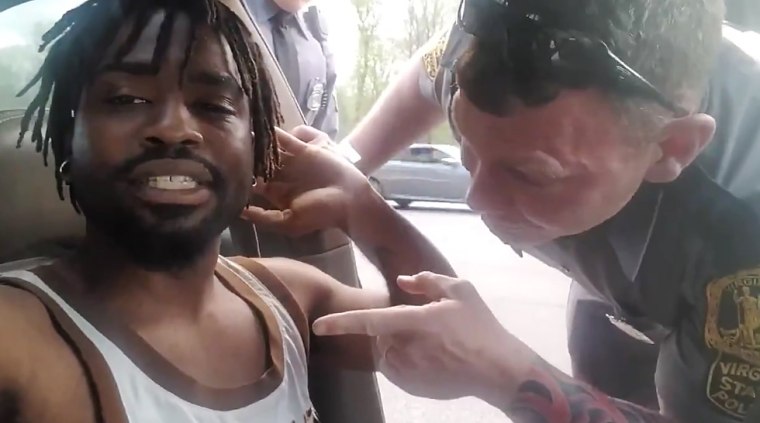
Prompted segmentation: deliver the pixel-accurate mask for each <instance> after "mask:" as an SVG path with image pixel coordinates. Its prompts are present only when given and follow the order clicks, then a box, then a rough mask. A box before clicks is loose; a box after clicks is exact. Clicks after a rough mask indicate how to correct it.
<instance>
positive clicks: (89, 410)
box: [0, 0, 451, 423]
mask: <svg viewBox="0 0 760 423" xmlns="http://www.w3.org/2000/svg"><path fill="white" fill-rule="evenodd" d="M244 13H245V11H244V9H243V8H242V6H241V4H239V3H238V2H237V1H233V0H181V1H180V0H89V1H86V2H85V3H84V4H82V5H81V6H80V7H77V8H76V9H73V10H71V11H69V12H68V13H66V14H65V15H64V16H63V18H62V19H61V20H60V21H59V22H58V23H56V24H55V26H54V27H53V28H52V29H51V30H50V31H49V32H47V33H46V34H45V35H44V40H43V41H44V44H43V48H49V52H48V55H47V58H46V59H45V61H44V64H43V65H42V68H41V69H40V71H39V73H38V75H37V76H36V77H35V78H34V80H33V81H32V84H30V87H31V86H32V85H34V84H35V83H39V93H38V95H37V96H36V97H35V99H34V101H33V102H32V104H31V105H30V106H29V109H28V112H27V114H26V116H25V118H24V119H23V125H22V126H23V129H22V134H21V138H22V139H23V137H24V135H25V133H26V132H27V131H28V130H29V129H30V128H31V135H32V140H34V142H36V143H37V146H38V147H39V148H40V150H41V151H42V153H43V155H44V156H45V157H47V155H48V152H49V151H52V154H53V157H54V159H55V164H56V169H57V171H56V178H57V180H58V184H59V191H60V192H61V193H64V191H65V190H64V188H66V186H68V192H69V194H70V196H71V201H72V202H73V204H74V206H75V207H76V208H77V209H78V210H80V211H81V213H82V214H84V216H85V218H86V223H87V232H86V237H85V239H84V241H83V243H82V244H81V246H80V247H79V248H78V249H77V250H75V251H74V252H73V253H72V254H69V255H67V256H65V257H62V258H60V259H57V260H50V261H48V262H46V263H45V264H43V265H41V266H39V267H35V268H32V269H30V270H23V271H14V272H9V273H5V274H3V275H0V345H2V346H3V347H2V348H0V422H51V423H52V422H55V423H87V422H106V423H122V422H132V423H137V422H139V423H143V422H199V423H200V422H219V423H243V422H246V423H247V422H281V423H290V422H301V421H312V420H313V419H314V418H315V417H314V412H313V411H312V408H311V404H310V400H309V395H308V388H307V380H306V378H307V376H306V375H307V369H306V366H307V351H309V350H311V354H310V356H309V359H310V360H311V361H312V362H324V363H327V364H331V363H334V364H337V365H340V366H343V367H346V366H348V367H351V368H371V367H372V365H373V358H372V348H371V345H370V344H369V342H368V338H366V337H330V338H320V339H315V340H313V342H310V333H311V331H310V330H309V325H310V324H311V322H313V321H314V320H316V319H317V318H319V317H320V316H322V315H325V314H327V313H333V312H340V311H348V310H354V309H366V308H376V307H384V306H387V305H389V304H390V302H391V301H390V298H389V295H388V294H384V293H371V292H367V291H362V290H359V289H354V288H349V287H346V286H344V285H342V284H340V283H339V282H337V281H335V280H334V279H332V278H331V277H329V276H327V275H326V274H324V273H321V272H320V271H318V270H317V269H315V268H313V267H310V266H308V265H305V264H301V263H298V262H294V261H289V260H285V259H267V260H264V259H262V260H253V259H245V258H236V259H224V258H221V257H220V256H219V254H218V251H219V243H220V234H221V233H222V231H223V229H224V228H225V227H227V226H228V224H229V223H230V221H231V220H232V219H234V218H236V217H237V216H239V215H240V213H241V211H242V210H243V208H244V207H245V206H246V203H247V199H248V197H249V193H250V189H251V185H252V182H253V181H254V178H255V177H261V178H263V179H267V178H269V177H270V176H271V175H272V172H273V171H274V169H275V168H276V167H277V165H278V161H279V157H278V151H279V150H278V140H279V143H282V144H283V146H284V147H286V148H288V149H289V150H291V151H292V150H294V149H296V148H297V147H298V146H299V145H301V144H300V142H299V141H298V140H296V139H295V138H293V137H292V136H291V135H289V134H287V133H284V132H282V131H280V130H279V129H277V128H276V125H277V124H278V122H279V120H280V116H279V111H278V106H277V101H276V98H275V94H274V91H273V87H272V85H271V83H270V79H269V76H268V74H267V71H266V69H264V67H263V61H262V56H261V54H260V51H259V48H258V46H257V45H255V43H253V42H252V41H251V37H250V32H249V29H248V27H247V26H246V22H244V21H243V20H241V19H242V18H241V16H245V14H244ZM249 23H250V22H249ZM28 88H29V87H28ZM48 103H49V104H50V107H49V119H48V125H47V130H46V131H45V132H43V124H42V122H43V119H44V118H45V111H46V106H47V105H48ZM357 174H358V172H357ZM318 182H319V183H322V182H324V180H323V181H318ZM363 192H364V194H363V195H364V200H365V201H363V202H365V203H366V202H370V203H372V204H374V206H373V208H372V210H373V211H372V213H373V215H374V219H373V222H374V223H379V224H380V226H382V227H383V234H382V235H383V236H386V237H387V236H388V234H393V233H408V232H410V231H413V228H411V227H410V225H409V224H408V223H406V222H405V221H404V220H403V219H399V218H398V217H397V216H396V215H395V214H394V213H393V210H392V209H391V208H390V207H386V209H384V210H381V209H378V208H377V205H380V204H384V203H383V202H382V199H380V198H378V197H377V196H376V195H374V194H373V192H372V190H371V189H365V190H364V191H363ZM373 196H374V197H373ZM335 216H338V214H337V213H336V214H335ZM335 222H336V224H341V222H340V219H338V220H336V221H335ZM354 235H355V236H358V238H359V239H361V238H362V236H364V239H370V240H371V239H373V235H372V234H371V233H370V231H365V232H364V233H363V234H354ZM405 260H406V261H404V262H403V263H402V264H401V265H400V266H398V268H397V269H398V272H397V274H398V273H400V272H404V273H409V272H413V271H418V270H420V269H421V268H422V267H432V268H438V269H440V270H439V271H441V272H443V273H449V274H450V273H451V270H450V269H448V268H447V265H446V263H445V261H443V259H441V258H440V256H439V255H437V254H433V255H428V256H427V257H422V256H420V255H416V254H414V253H410V255H409V256H408V258H407V259H405ZM405 266H406V267H405ZM388 276H389V278H393V279H394V280H395V276H396V275H390V274H388ZM397 291H398V290H397V289H396V288H395V284H394V285H393V286H391V287H390V293H391V296H392V297H393V298H394V302H395V301H396V300H399V301H400V300H403V299H404V298H405V297H404V296H403V295H401V294H399V293H398V292H397ZM410 298H411V297H410ZM310 344H311V345H310ZM310 346H311V348H309V347H310Z"/></svg>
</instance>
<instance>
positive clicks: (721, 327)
mask: <svg viewBox="0 0 760 423" xmlns="http://www.w3.org/2000/svg"><path fill="white" fill-rule="evenodd" d="M705 342H706V344H707V347H708V348H709V349H710V350H711V351H712V352H714V353H715V361H714V362H713V364H712V366H711V367H710V372H709V374H708V377H707V396H708V398H710V401H712V403H713V404H715V405H716V406H717V407H718V408H720V409H721V410H723V411H724V412H726V413H728V414H729V415H731V416H734V417H739V418H744V417H746V415H747V412H748V411H749V409H750V407H751V406H752V405H753V403H755V401H756V400H757V397H758V395H760V268H757V269H752V270H747V271H742V272H739V273H737V274H735V275H732V276H728V277H725V278H722V279H718V280H716V281H713V282H710V284H708V286H707V319H706V322H705Z"/></svg>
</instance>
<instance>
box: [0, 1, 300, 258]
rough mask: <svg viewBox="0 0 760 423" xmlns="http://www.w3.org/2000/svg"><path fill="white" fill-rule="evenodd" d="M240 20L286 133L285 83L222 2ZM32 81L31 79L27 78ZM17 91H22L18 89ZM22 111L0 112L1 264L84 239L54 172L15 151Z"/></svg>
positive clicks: (241, 11)
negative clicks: (273, 94)
mask: <svg viewBox="0 0 760 423" xmlns="http://www.w3.org/2000/svg"><path fill="white" fill-rule="evenodd" d="M221 1H222V3H224V4H225V5H226V6H227V7H229V8H230V9H231V10H232V11H233V12H235V13H236V14H237V15H238V16H240V17H241V19H242V21H243V22H244V23H245V25H246V27H248V30H249V32H250V33H251V35H252V37H253V40H254V41H255V42H256V43H258V45H259V46H260V47H261V50H262V56H263V57H264V60H265V62H266V66H267V69H268V70H269V72H270V74H271V76H272V80H273V83H274V85H275V90H276V93H277V97H278V99H279V100H280V109H281V112H282V115H283V118H284V124H283V125H282V126H283V128H284V129H291V128H293V127H295V126H298V125H301V124H303V122H304V118H303V115H302V114H301V111H300V109H299V106H298V103H297V102H296V100H295V98H294V96H293V94H292V92H291V91H290V87H289V86H288V83H287V80H286V79H285V77H284V75H283V74H282V71H281V70H280V68H279V66H278V65H277V62H276V60H275V59H274V55H273V54H272V52H271V50H270V49H269V48H268V47H267V46H266V43H265V42H264V41H263V40H264V38H263V37H262V35H261V32H260V31H259V29H258V27H257V26H256V24H255V23H254V21H253V19H251V17H250V16H249V14H248V13H247V11H246V8H245V7H244V6H243V3H242V0H221ZM30 77H31V75H30ZM19 88H20V87H19ZM22 115H23V111H22V110H6V111H0V195H2V199H3V203H4V204H3V206H2V207H0V234H2V236H1V237H0V263H1V262H7V261H10V260H17V259H24V258H28V257H33V256H37V255H41V254H45V253H48V251H44V249H45V248H48V249H49V248H51V247H50V246H52V245H61V244H70V243H76V242H77V241H78V240H80V239H81V238H82V236H83V235H84V229H85V225H84V219H83V217H82V216H80V215H78V214H77V213H76V212H75V211H74V209H73V207H72V206H71V203H70V202H69V201H68V197H67V200H66V201H61V200H60V199H59V197H58V193H57V191H56V188H55V177H54V171H55V169H54V168H53V166H52V163H53V161H52V157H50V163H51V166H50V167H45V166H44V164H43V160H42V155H41V154H40V153H38V152H37V151H35V147H34V145H33V144H32V143H31V142H30V141H29V139H28V138H27V139H25V140H24V142H23V143H22V144H21V146H20V148H17V147H16V144H17V139H18V134H19V130H20V123H21V116H22Z"/></svg>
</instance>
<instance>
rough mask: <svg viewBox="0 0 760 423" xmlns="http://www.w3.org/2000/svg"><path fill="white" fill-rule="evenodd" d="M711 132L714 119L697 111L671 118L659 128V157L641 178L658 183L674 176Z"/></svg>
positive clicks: (688, 163)
mask: <svg viewBox="0 0 760 423" xmlns="http://www.w3.org/2000/svg"><path fill="white" fill-rule="evenodd" d="M714 134H715V119H713V117H712V116H709V115H706V114H704V113H697V114H693V115H689V116H686V117H682V118H677V119H673V120H672V121H670V122H668V123H667V124H666V125H665V126H664V127H663V128H662V129H661V131H660V141H659V142H658V143H657V148H658V149H659V154H658V155H657V156H656V157H659V158H658V159H657V160H656V161H655V162H653V163H652V165H651V166H650V167H649V169H648V170H647V173H646V176H645V179H646V180H647V181H649V182H655V183H662V182H671V181H673V180H675V179H676V178H677V177H678V176H679V175H680V174H681V171H682V170H683V169H684V168H686V166H688V165H690V164H691V163H692V162H693V161H694V160H695V159H696V158H697V156H699V153H701V152H702V150H704V148H705V147H706V146H707V144H708V143H709V142H710V140H712V137H713V135H714Z"/></svg>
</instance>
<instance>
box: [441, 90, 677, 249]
mask: <svg viewBox="0 0 760 423" xmlns="http://www.w3.org/2000/svg"><path fill="white" fill-rule="evenodd" d="M453 107H454V109H453V114H454V123H455V124H456V125H457V128H458V129H459V132H460V133H461V135H462V138H463V139H462V159H463V163H464V165H465V166H466V167H467V169H468V170H469V172H470V174H471V175H472V187H471V189H470V192H469V194H468V203H469V204H470V206H471V207H472V208H473V210H475V211H477V212H479V213H481V214H482V218H483V221H484V222H485V223H486V225H487V226H488V227H489V229H490V230H491V231H492V232H493V233H494V234H496V235H497V236H498V237H499V238H501V239H502V241H504V242H508V243H510V244H512V245H515V246H530V245H536V244H540V243H544V242H547V241H550V240H552V239H555V238H558V237H562V236H567V235H572V234H577V233H580V232H583V231H585V230H587V229H589V228H591V227H593V226H596V225H598V224H599V223H601V222H603V221H605V220H606V219H608V218H610V217H611V216H613V215H614V214H615V213H617V212H618V211H619V210H620V209H621V208H622V207H623V206H624V205H625V204H626V203H627V202H628V201H629V200H630V199H631V197H632V196H633V194H634V192H635V191H636V190H637V188H638V187H639V185H640V184H641V182H642V180H643V179H644V178H645V176H646V175H647V173H648V171H650V168H651V166H652V165H653V164H654V163H656V162H657V161H658V159H659V158H660V157H661V155H662V151H661V149H660V148H659V146H658V143H656V142H654V143H647V142H634V141H633V140H631V139H629V138H631V137H627V135H626V125H624V124H623V122H622V120H621V118H620V117H619V116H618V115H617V112H615V111H614V109H613V108H612V107H610V103H609V102H608V101H607V100H606V99H605V98H604V97H603V96H602V95H601V94H599V93H598V92H595V91H593V90H584V91H571V90H566V91H563V92H562V93H561V94H560V95H559V97H558V98H557V99H556V100H555V101H552V102H550V103H549V104H547V105H544V106H541V107H532V108H528V107H517V108H516V109H515V110H514V111H513V112H511V113H510V114H509V116H506V117H499V116H494V115H491V114H488V113H485V112H482V111H480V110H478V109H477V108H476V107H475V106H474V105H473V104H472V103H471V102H470V101H468V99H467V97H466V95H465V94H461V90H460V93H458V94H457V97H456V98H455V99H454V104H453Z"/></svg>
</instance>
